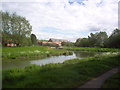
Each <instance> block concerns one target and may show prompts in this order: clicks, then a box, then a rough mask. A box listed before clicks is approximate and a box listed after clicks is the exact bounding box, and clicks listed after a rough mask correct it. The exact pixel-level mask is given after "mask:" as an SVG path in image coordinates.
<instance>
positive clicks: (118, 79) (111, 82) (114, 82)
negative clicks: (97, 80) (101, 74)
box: [102, 71, 120, 88]
mask: <svg viewBox="0 0 120 90" xmlns="http://www.w3.org/2000/svg"><path fill="white" fill-rule="evenodd" d="M102 88H120V71H119V72H118V73H117V74H115V75H113V76H112V77H110V78H109V79H107V80H106V81H105V82H104V84H103V86H102Z"/></svg>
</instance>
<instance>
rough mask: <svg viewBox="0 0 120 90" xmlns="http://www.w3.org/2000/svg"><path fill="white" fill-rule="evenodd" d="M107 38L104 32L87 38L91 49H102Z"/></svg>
mask: <svg viewBox="0 0 120 90" xmlns="http://www.w3.org/2000/svg"><path fill="white" fill-rule="evenodd" d="M107 38H108V36H107V33H106V32H99V33H95V34H93V33H91V34H90V36H88V39H89V44H90V46H92V47H104V43H105V41H106V40H107Z"/></svg>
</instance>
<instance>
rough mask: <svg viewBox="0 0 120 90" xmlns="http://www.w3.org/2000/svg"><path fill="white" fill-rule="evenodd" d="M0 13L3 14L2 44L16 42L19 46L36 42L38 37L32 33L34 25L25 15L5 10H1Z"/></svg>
mask: <svg viewBox="0 0 120 90" xmlns="http://www.w3.org/2000/svg"><path fill="white" fill-rule="evenodd" d="M0 15H1V16H2V20H1V21H2V28H1V29H2V30H1V33H2V35H0V36H1V38H2V40H1V41H2V42H1V43H2V46H6V44H8V43H14V44H17V46H30V45H33V44H36V41H37V38H36V36H35V35H34V34H31V31H32V25H30V23H29V21H28V20H27V19H26V18H25V17H23V16H19V15H17V14H16V13H12V14H10V13H9V12H3V11H0Z"/></svg>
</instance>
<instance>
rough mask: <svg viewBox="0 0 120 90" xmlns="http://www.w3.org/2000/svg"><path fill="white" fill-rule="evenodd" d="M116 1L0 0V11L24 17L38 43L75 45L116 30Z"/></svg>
mask: <svg viewBox="0 0 120 90" xmlns="http://www.w3.org/2000/svg"><path fill="white" fill-rule="evenodd" d="M118 1H119V0H26V1H25V0H1V1H0V4H2V7H0V10H2V11H8V12H10V13H13V12H16V13H17V14H18V15H20V16H24V17H26V19H27V20H29V22H30V24H31V25H32V33H33V34H35V35H36V36H37V38H38V39H39V40H45V39H46V40H48V39H49V38H57V39H66V40H69V41H73V42H74V41H76V39H78V38H84V37H87V36H88V35H90V33H96V32H100V31H106V32H107V34H108V35H110V34H111V33H112V31H113V30H114V29H116V28H117V27H118Z"/></svg>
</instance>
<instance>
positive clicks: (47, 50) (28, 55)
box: [2, 46, 71, 61]
mask: <svg viewBox="0 0 120 90" xmlns="http://www.w3.org/2000/svg"><path fill="white" fill-rule="evenodd" d="M62 54H66V55H67V54H71V53H70V52H69V51H66V50H57V49H55V48H51V47H40V46H31V47H30V46H29V47H3V48H2V59H3V61H15V60H20V61H22V60H32V59H41V58H45V57H50V56H57V55H62Z"/></svg>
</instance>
